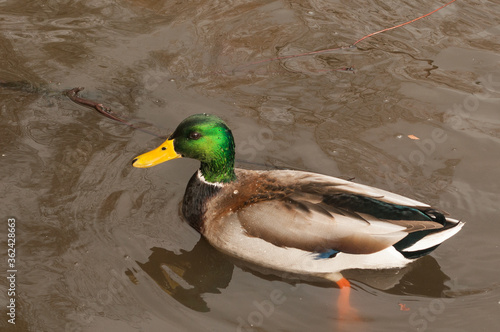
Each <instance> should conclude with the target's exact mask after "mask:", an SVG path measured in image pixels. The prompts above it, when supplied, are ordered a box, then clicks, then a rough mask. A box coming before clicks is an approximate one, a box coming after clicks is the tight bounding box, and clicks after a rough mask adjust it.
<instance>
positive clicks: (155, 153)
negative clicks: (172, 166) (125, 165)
mask: <svg viewBox="0 0 500 332" xmlns="http://www.w3.org/2000/svg"><path fill="white" fill-rule="evenodd" d="M177 158H182V156H181V155H180V154H178V153H177V152H175V149H174V140H166V141H165V142H163V144H162V145H160V146H159V147H157V148H156V149H154V150H152V151H149V152H146V153H144V154H141V155H140V156H139V157H137V158H135V159H134V160H133V161H132V166H134V167H137V168H148V167H152V166H155V165H158V164H161V163H163V162H165V161H168V160H172V159H177Z"/></svg>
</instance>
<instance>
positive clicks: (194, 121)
mask: <svg viewBox="0 0 500 332" xmlns="http://www.w3.org/2000/svg"><path fill="white" fill-rule="evenodd" d="M183 157H186V158H193V159H197V160H199V161H200V162H201V166H200V171H201V173H202V175H203V177H204V178H205V180H206V181H208V182H222V183H224V182H231V181H233V180H235V179H236V176H235V174H234V139H233V134H232V133H231V130H229V128H228V127H227V125H226V124H225V123H224V121H222V119H220V118H219V117H217V116H215V115H209V114H195V115H191V116H190V117H188V118H186V119H184V121H182V122H181V123H180V124H179V126H178V127H177V129H175V131H174V133H173V134H172V135H170V137H169V138H168V139H167V140H166V141H165V142H164V143H163V144H162V145H160V146H159V147H158V148H156V149H154V150H152V151H150V152H147V153H145V154H142V155H140V156H139V157H137V158H135V159H134V160H133V162H132V165H133V166H134V167H139V168H146V167H152V166H155V165H158V164H160V163H162V162H165V161H167V160H172V159H177V158H183Z"/></svg>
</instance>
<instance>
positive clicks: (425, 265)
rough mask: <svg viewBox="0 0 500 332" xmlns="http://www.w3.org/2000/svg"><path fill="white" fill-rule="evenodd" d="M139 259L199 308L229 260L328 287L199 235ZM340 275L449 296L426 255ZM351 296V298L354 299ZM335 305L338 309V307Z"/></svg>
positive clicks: (222, 283) (365, 283)
mask: <svg viewBox="0 0 500 332" xmlns="http://www.w3.org/2000/svg"><path fill="white" fill-rule="evenodd" d="M151 251H152V254H151V255H150V256H149V259H148V261H147V262H145V263H141V262H137V263H138V265H139V266H140V267H141V268H142V269H143V270H144V272H146V273H147V274H148V275H149V276H150V277H151V278H152V279H153V280H154V281H155V282H156V284H158V286H160V288H161V289H162V290H163V291H165V292H166V293H167V294H168V295H170V296H171V297H173V298H174V299H175V300H176V301H178V302H179V303H181V304H183V305H184V306H186V307H188V308H190V309H192V310H195V311H199V312H208V311H210V307H209V306H208V304H207V303H206V302H205V300H204V299H203V295H204V294H205V293H211V294H219V293H221V290H222V289H225V288H226V287H227V286H228V285H229V283H230V281H231V279H232V275H233V270H234V264H235V263H236V264H237V266H238V267H239V268H242V269H243V270H245V271H248V272H250V273H252V274H254V275H256V276H258V277H260V278H263V279H266V280H273V281H275V280H280V281H282V282H286V283H288V284H292V285H295V284H300V283H307V284H311V285H314V286H317V287H325V288H327V287H331V284H329V283H325V282H324V281H323V280H321V279H316V280H314V279H310V280H303V278H301V279H300V280H299V279H293V278H290V277H291V276H290V275H287V276H286V277H288V278H287V279H283V278H281V277H280V276H278V275H276V273H275V271H265V270H263V269H259V270H258V271H257V270H256V269H255V266H249V265H248V264H245V263H242V262H241V261H235V260H233V259H232V258H231V257H229V256H226V255H224V254H222V253H220V252H218V251H217V250H215V249H214V248H213V247H212V246H210V244H209V243H207V241H206V240H205V239H204V238H200V240H199V241H198V243H197V244H196V245H195V246H194V248H193V249H192V250H191V251H184V250H181V252H180V253H175V252H173V251H170V250H168V249H165V248H159V247H153V248H151ZM344 275H345V276H346V277H348V278H349V279H350V280H352V281H353V286H354V287H353V288H354V290H355V291H356V290H359V289H363V290H365V291H367V292H370V291H373V289H375V290H378V291H382V292H384V293H387V294H393V295H401V296H406V295H417V296H425V297H430V298H441V297H449V296H450V294H449V293H448V292H449V290H450V289H449V287H448V286H447V285H446V284H447V282H448V281H449V280H450V278H449V277H448V276H447V275H446V274H445V273H444V272H442V271H441V268H440V266H439V264H438V263H437V261H436V260H435V259H434V258H433V257H432V256H425V257H422V258H421V259H419V260H417V261H415V262H413V263H411V264H409V265H407V266H406V267H404V268H401V269H385V270H354V269H353V270H346V271H344ZM355 301H356V300H355V297H354V302H355ZM341 311H342V310H341V308H339V312H341Z"/></svg>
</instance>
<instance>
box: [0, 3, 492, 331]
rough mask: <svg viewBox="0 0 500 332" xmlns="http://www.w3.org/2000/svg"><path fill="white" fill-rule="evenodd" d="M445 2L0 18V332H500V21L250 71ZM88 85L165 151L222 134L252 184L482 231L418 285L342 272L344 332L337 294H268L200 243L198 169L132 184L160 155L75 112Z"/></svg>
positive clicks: (163, 6)
mask: <svg viewBox="0 0 500 332" xmlns="http://www.w3.org/2000/svg"><path fill="white" fill-rule="evenodd" d="M443 3H444V1H435V0H433V1H430V0H425V1H418V2H417V1H409V0H406V1H325V0H310V1H300V0H290V1H196V2H194V1H185V2H183V1H161V0H160V1H147V0H135V1H125V0H113V1H111V0H99V1H96V0H90V1H70V0H62V1H56V0H45V1H44V0H42V1H25V0H0V80H3V81H9V82H12V81H26V82H28V83H29V86H26V85H25V86H24V87H23V89H6V88H3V89H0V112H1V117H0V126H1V140H0V149H1V151H0V153H1V155H0V177H1V183H0V189H1V193H0V197H1V204H0V211H1V213H0V217H1V225H2V226H1V227H0V236H1V239H0V252H1V253H2V254H1V263H0V266H1V268H0V275H1V276H2V278H1V279H0V302H1V308H2V309H1V311H0V312H1V319H0V329H1V330H2V331H120V332H121V331H223V332H225V331H335V330H346V331H347V330H349V331H497V330H498V326H499V324H500V280H499V275H500V264H499V263H500V247H499V243H500V240H499V234H500V220H499V216H500V213H499V211H498V204H499V195H500V184H499V177H500V171H499V170H500V54H499V51H500V19H499V15H498V13H500V3H499V2H498V1H461V0H458V1H456V2H455V3H453V4H452V5H450V6H448V7H446V8H445V9H443V10H441V11H439V12H437V13H435V14H433V15H432V16H429V17H427V18H425V19H422V20H420V21H418V22H414V23H413V24H411V25H407V26H404V27H402V28H399V29H395V30H392V31H390V32H386V33H383V34H379V35H377V36H374V37H372V38H369V39H366V40H365V41H363V42H361V43H359V44H358V45H357V46H358V47H357V48H350V49H344V50H341V51H333V52H327V53H321V54H316V55H311V56H304V57H297V58H289V59H282V60H279V61H277V60H276V61H269V62H261V63H258V64H252V63H255V62H259V61H262V60H266V59H270V58H274V57H281V56H286V55H291V54H298V53H303V52H311V51H316V50H322V49H329V48H335V47H339V46H348V45H350V44H352V43H353V42H354V41H355V40H357V39H359V38H361V37H362V36H364V35H367V34H368V33H371V32H374V31H377V30H380V29H383V28H387V27H390V26H394V25H396V24H399V23H402V22H405V21H409V20H411V19H413V18H415V17H417V16H419V15H422V14H425V13H427V12H429V11H431V10H433V9H435V8H438V7H439V6H441V5H442V4H443ZM349 67H352V68H353V69H354V71H345V70H339V69H341V68H349ZM76 86H84V87H85V88H86V90H85V91H84V93H83V96H85V97H87V98H91V99H93V100H97V101H100V102H103V103H105V104H107V105H109V106H111V107H112V108H113V109H114V110H115V111H116V112H117V113H120V114H121V115H123V116H126V117H128V118H132V119H136V120H141V121H147V122H150V123H153V124H154V125H155V128H156V130H157V131H158V132H159V133H162V134H168V133H169V131H171V130H172V129H173V128H175V126H176V125H177V124H178V123H179V122H180V121H181V120H182V119H183V118H185V117H186V116H187V115H190V114H194V113H200V112H207V113H213V114H217V115H219V116H221V117H222V118H224V119H225V120H226V121H227V123H228V124H229V126H230V127H231V128H232V130H233V133H234V134H235V137H236V143H237V147H238V148H237V151H238V155H237V159H238V166H240V167H246V168H266V169H272V168H277V167H284V168H292V169H304V170H308V171H313V172H318V173H323V174H328V175H333V176H340V177H345V178H354V181H356V182H359V183H364V184H367V185H371V186H375V187H380V188H384V189H387V190H390V191H394V192H397V193H399V194H403V195H406V196H409V197H412V198H415V199H418V200H422V201H424V202H426V203H429V204H432V205H434V206H437V207H440V208H441V209H444V210H446V211H448V212H450V213H451V214H452V215H453V216H454V217H456V218H459V219H462V220H464V221H466V225H465V227H464V228H463V230H462V231H461V232H460V233H459V234H458V235H457V236H455V237H454V238H452V239H450V240H448V241H446V242H445V243H444V244H443V245H442V246H441V247H439V248H438V249H437V250H436V251H434V252H433V253H432V254H431V255H430V256H427V257H424V258H422V259H420V260H419V261H417V262H416V263H414V264H412V265H410V266H408V267H407V268H405V269H398V270H387V271H351V272H350V273H348V274H347V275H348V276H349V277H350V280H351V281H352V284H353V291H352V292H351V296H352V298H351V300H352V304H353V306H354V307H355V308H356V309H357V311H358V315H359V319H358V320H342V319H340V318H339V315H338V311H337V306H336V303H337V297H338V294H339V290H338V289H337V288H334V287H325V286H324V285H316V284H308V283H294V282H289V281H286V280H280V279H277V278H269V277H266V276H263V275H260V274H256V273H252V272H251V271H248V270H247V269H245V268H241V267H239V265H238V264H236V265H235V264H234V262H232V261H230V260H228V259H227V258H226V257H225V256H223V255H221V254H219V253H218V252H217V251H215V250H214V249H212V248H211V247H210V246H209V245H207V244H206V243H205V242H204V241H203V240H200V237H199V235H198V234H197V233H196V232H195V231H193V230H192V229H190V227H189V226H188V225H186V224H185V223H184V222H183V221H182V219H181V217H180V215H179V204H180V201H181V198H182V195H183V193H184V188H185V185H186V183H187V180H188V179H189V177H190V176H191V174H192V173H193V172H194V171H195V170H196V168H197V162H196V161H193V160H176V161H172V162H169V163H166V164H163V165H161V166H158V167H154V168H151V169H148V170H144V169H135V168H133V167H132V166H131V163H130V161H131V160H132V158H133V157H135V156H137V155H138V154H140V153H142V152H144V151H146V150H148V149H150V148H152V147H155V146H156V145H158V144H159V143H160V142H161V139H158V138H156V137H154V136H151V135H148V134H146V133H143V132H140V131H137V130H133V129H131V128H128V127H126V126H123V125H120V124H119V123H117V122H113V121H112V120H109V119H107V118H104V117H103V116H101V115H99V114H98V113H97V112H95V111H93V110H91V109H88V108H85V107H82V106H79V105H76V104H74V103H72V102H71V101H70V100H68V99H67V98H66V97H63V96H61V91H63V90H64V89H68V88H73V87H76ZM408 135H414V136H415V137H418V138H419V140H414V139H410V138H409V136H408ZM412 137H413V136H412ZM9 219H10V220H12V219H15V240H16V243H15V249H16V251H15V265H14V266H13V267H14V268H15V269H16V270H17V272H16V273H14V274H15V282H14V288H15V295H12V294H9V293H10V292H9V288H11V283H10V281H11V280H9V279H7V278H6V277H7V276H9V275H10V273H8V272H7V270H10V269H12V267H11V268H9V266H8V263H7V262H8V261H7V259H8V257H7V252H8V248H9V247H8V242H7V239H8V232H9V231H8V222H9ZM12 298H13V299H15V325H13V324H11V323H9V322H8V320H9V319H11V318H10V317H9V315H7V314H8V313H9V311H10V309H9V308H7V305H8V304H9V303H10V302H9V301H11V299H12Z"/></svg>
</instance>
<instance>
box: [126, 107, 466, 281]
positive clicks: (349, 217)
mask: <svg viewBox="0 0 500 332" xmlns="http://www.w3.org/2000/svg"><path fill="white" fill-rule="evenodd" d="M176 158H193V159H197V160H199V161H200V162H201V165H200V168H199V169H198V170H197V171H196V172H195V174H194V175H193V176H192V177H191V179H190V181H189V183H188V185H187V188H186V192H185V194H184V199H183V206H182V213H183V215H184V218H185V219H186V220H187V222H189V224H190V225H191V226H192V227H193V228H194V229H196V230H197V231H198V232H200V233H201V234H202V235H203V236H204V237H205V238H206V239H207V240H208V242H209V243H210V244H211V245H212V246H213V247H215V248H217V249H218V250H220V251H222V252H224V253H226V254H227V255H230V256H233V257H235V258H237V259H241V260H244V261H246V262H249V263H251V265H256V266H260V267H263V268H266V269H270V270H275V271H283V272H286V273H291V274H294V275H304V276H314V277H322V278H326V279H329V280H332V281H335V282H336V283H337V284H338V285H339V287H340V288H345V287H348V286H349V282H348V281H347V280H346V279H345V278H343V277H342V275H341V273H340V272H341V271H342V270H346V269H353V268H356V269H384V268H397V267H402V266H404V265H406V264H408V263H409V262H411V261H413V260H415V259H417V258H419V257H421V256H423V255H426V254H428V253H430V252H431V251H433V250H434V249H436V248H437V247H438V246H439V245H440V244H441V243H442V242H443V241H445V240H446V239H448V238H450V237H452V236H453V235H455V234H456V233H457V232H458V231H460V229H461V228H462V226H463V225H464V223H463V222H461V221H458V220H455V219H452V218H449V217H447V216H445V214H444V213H443V212H440V211H439V210H436V209H434V208H432V207H430V206H429V205H427V204H425V203H421V202H418V201H416V200H413V199H410V198H407V197H403V196H400V195H397V194H393V193H390V192H388V191H385V190H381V189H376V188H372V187H369V186H366V185H362V184H357V183H354V182H351V181H346V180H342V179H338V178H335V177H331V176H326V175H321V174H316V173H309V172H303V171H294V170H270V171H256V170H246V169H238V168H234V160H235V144H234V139H233V135H232V133H231V130H230V129H229V128H228V126H227V125H226V124H225V123H224V121H223V120H222V119H220V118H219V117H217V116H214V115H208V114H196V115H192V116H189V117H188V118H186V119H185V120H184V121H182V122H181V123H180V124H179V126H178V127H177V129H175V131H174V132H173V134H172V135H170V137H169V138H168V139H167V140H166V141H165V142H164V143H163V144H162V145H160V146H159V147H158V148H156V149H155V150H152V151H150V152H147V153H145V154H142V155H140V156H139V157H137V158H135V159H134V160H133V166H135V167H139V168H146V167H151V166H154V165H157V164H159V163H162V162H164V161H167V160H172V159H176Z"/></svg>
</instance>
